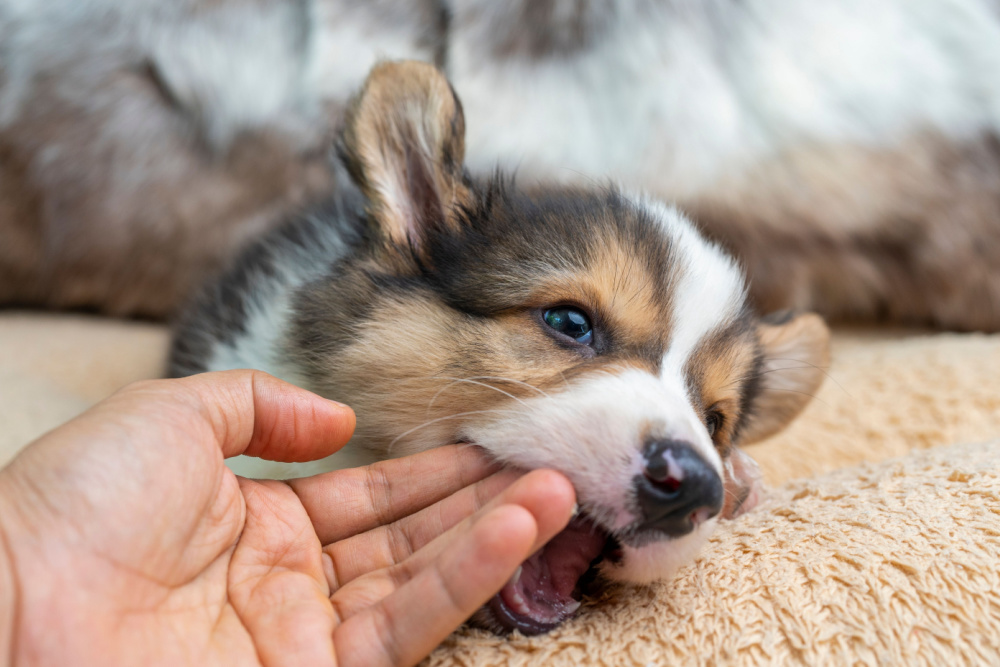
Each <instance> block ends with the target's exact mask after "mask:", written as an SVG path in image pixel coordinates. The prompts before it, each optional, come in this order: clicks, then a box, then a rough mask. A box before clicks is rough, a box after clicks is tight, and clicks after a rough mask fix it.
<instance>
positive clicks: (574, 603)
mask: <svg viewBox="0 0 1000 667" xmlns="http://www.w3.org/2000/svg"><path fill="white" fill-rule="evenodd" d="M579 608H580V601H579V600H570V601H569V602H567V603H566V613H567V614H572V613H574V612H575V611H576V610H577V609H579Z"/></svg>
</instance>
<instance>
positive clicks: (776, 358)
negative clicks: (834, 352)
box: [739, 312, 830, 444]
mask: <svg viewBox="0 0 1000 667" xmlns="http://www.w3.org/2000/svg"><path fill="white" fill-rule="evenodd" d="M757 339H758V341H759V344H760V349H761V352H762V355H763V360H762V364H761V368H760V374H759V376H758V378H759V380H758V385H757V393H756V395H755V396H754V397H753V400H752V403H751V405H750V410H749V413H748V414H747V422H746V426H744V428H743V429H742V430H741V432H740V435H739V441H740V444H748V443H752V442H756V441H758V440H763V439H764V438H767V437H769V436H771V435H774V434H775V433H777V432H778V431H780V430H782V429H783V428H785V427H786V426H788V424H789V422H791V421H792V419H794V418H795V417H796V416H797V415H798V414H799V413H800V412H802V410H803V409H804V408H805V407H806V405H808V404H809V401H811V400H812V398H813V396H814V395H815V394H816V391H817V390H818V389H819V386H820V384H822V382H823V377H824V375H825V374H826V369H827V368H828V367H829V365H830V330H829V329H828V328H827V326H826V324H825V323H824V322H823V319H822V318H821V317H819V316H818V315H814V314H812V313H803V314H799V315H796V314H793V313H788V312H782V313H774V314H772V315H769V316H767V317H764V318H762V319H761V321H760V322H759V323H758V325H757Z"/></svg>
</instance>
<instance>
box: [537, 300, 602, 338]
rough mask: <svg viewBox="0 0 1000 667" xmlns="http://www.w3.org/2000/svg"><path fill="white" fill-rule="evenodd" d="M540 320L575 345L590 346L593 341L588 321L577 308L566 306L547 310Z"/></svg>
mask: <svg viewBox="0 0 1000 667" xmlns="http://www.w3.org/2000/svg"><path fill="white" fill-rule="evenodd" d="M542 318H543V319H544V320H545V323H546V324H548V325H549V326H550V327H552V328H553V329H555V330H556V331H558V332H559V333H561V334H563V335H565V336H569V337H570V338H572V339H573V340H575V341H576V342H577V343H582V344H583V345H590V344H591V343H592V342H593V341H594V331H593V327H591V325H590V320H589V319H588V318H587V316H586V315H584V314H583V312H581V311H580V310H579V309H577V308H570V307H568V306H561V307H559V308H549V309H548V310H546V311H545V313H544V314H543V315H542Z"/></svg>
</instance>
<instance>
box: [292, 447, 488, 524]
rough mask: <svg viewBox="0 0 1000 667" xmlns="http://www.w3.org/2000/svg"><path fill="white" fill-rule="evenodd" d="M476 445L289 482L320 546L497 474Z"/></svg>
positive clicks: (443, 449)
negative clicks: (304, 510)
mask: <svg viewBox="0 0 1000 667" xmlns="http://www.w3.org/2000/svg"><path fill="white" fill-rule="evenodd" d="M497 469H498V466H497V464H495V463H494V462H492V461H491V459H490V458H489V457H488V456H487V455H486V454H485V452H483V451H482V450H481V449H479V448H478V447H471V446H469V445H447V446H444V447H438V448H436V449H431V450H429V451H426V452H422V453H420V454H414V455H412V456H407V457H404V458H400V459H391V460H388V461H381V462H379V463H375V464H373V465H370V466H365V467H363V468H351V469H347V470H335V471H334V472H328V473H324V474H322V475H315V476H313V477H304V478H300V479H293V480H289V481H288V484H289V486H291V487H292V490H293V491H294V492H295V494H296V495H297V496H298V497H299V499H300V500H301V502H302V506H303V507H305V509H306V512H307V513H308V514H309V518H310V519H311V520H312V523H313V526H314V527H315V529H316V534H317V535H318V536H319V539H320V542H321V543H322V544H330V543H332V542H338V541H340V540H343V539H346V538H348V537H352V536H354V535H357V534H359V533H363V532H365V531H368V530H372V529H373V528H377V527H379V526H384V525H386V524H389V523H392V522H393V521H397V520H398V519H401V518H403V517H406V516H409V515H410V514H413V513H414V512H417V511H419V510H422V509H423V508H425V507H428V506H429V505H433V504H434V503H436V502H438V501H439V500H443V499H444V498H447V497H448V496H450V495H451V494H453V493H455V492H456V491H458V490H460V489H463V488H465V487H467V486H469V485H470V484H473V483H475V482H478V481H479V480H481V479H484V478H485V477H487V476H488V475H490V474H492V473H493V472H496V470H497Z"/></svg>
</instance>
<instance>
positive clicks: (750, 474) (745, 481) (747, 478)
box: [722, 448, 764, 519]
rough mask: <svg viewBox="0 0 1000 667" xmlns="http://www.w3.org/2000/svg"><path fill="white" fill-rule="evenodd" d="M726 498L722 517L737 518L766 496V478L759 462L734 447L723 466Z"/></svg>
mask: <svg viewBox="0 0 1000 667" xmlns="http://www.w3.org/2000/svg"><path fill="white" fill-rule="evenodd" d="M722 483H723V486H724V487H725V492H726V493H725V495H726V499H725V502H724V503H723V505H722V518H723V519H735V518H736V517H738V516H741V515H743V514H746V513H747V512H749V511H750V510H752V509H753V508H754V507H756V506H757V504H758V503H759V502H760V501H761V499H762V498H763V497H764V480H763V476H762V475H761V472H760V467H759V466H758V465H757V462H756V461H754V460H753V459H752V458H750V457H749V456H748V455H746V454H744V453H743V451H742V450H740V449H737V448H734V449H733V451H732V454H730V455H729V458H728V459H727V460H726V462H725V465H724V468H723V480H722Z"/></svg>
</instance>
